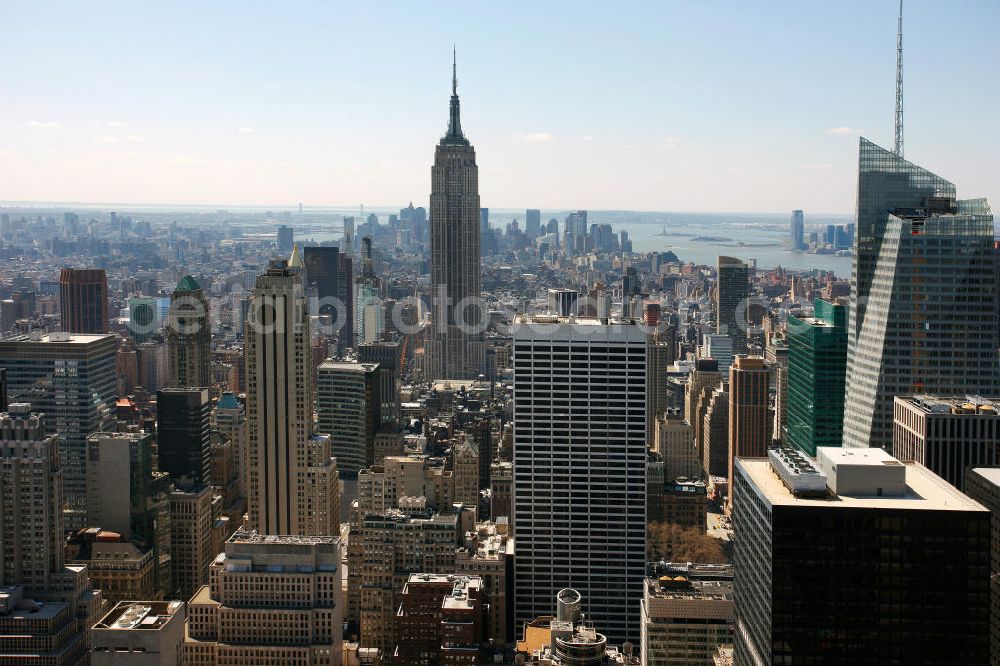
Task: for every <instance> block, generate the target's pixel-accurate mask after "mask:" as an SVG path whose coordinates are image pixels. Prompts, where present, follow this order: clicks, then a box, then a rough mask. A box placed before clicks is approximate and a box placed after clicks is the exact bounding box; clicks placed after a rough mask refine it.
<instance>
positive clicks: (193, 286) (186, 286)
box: [174, 275, 201, 291]
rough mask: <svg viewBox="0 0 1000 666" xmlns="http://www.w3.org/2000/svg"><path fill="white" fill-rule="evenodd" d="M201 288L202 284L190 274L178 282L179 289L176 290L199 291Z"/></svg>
mask: <svg viewBox="0 0 1000 666" xmlns="http://www.w3.org/2000/svg"><path fill="white" fill-rule="evenodd" d="M199 289H201V285H200V284H198V282H197V281H196V280H195V279H194V278H193V277H191V276H190V275H185V276H184V277H182V278H181V281H180V282H178V283H177V289H175V290H174V291H198V290H199Z"/></svg>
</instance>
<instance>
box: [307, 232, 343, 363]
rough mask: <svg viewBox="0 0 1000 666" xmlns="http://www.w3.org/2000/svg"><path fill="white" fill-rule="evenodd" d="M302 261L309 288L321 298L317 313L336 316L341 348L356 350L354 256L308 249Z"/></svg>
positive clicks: (336, 251) (337, 251)
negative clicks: (353, 290)
mask: <svg viewBox="0 0 1000 666" xmlns="http://www.w3.org/2000/svg"><path fill="white" fill-rule="evenodd" d="M302 260H303V263H304V264H305V269H306V287H307V288H309V289H313V288H314V289H315V290H316V298H318V299H319V308H318V310H317V312H318V314H321V315H327V314H328V315H331V316H332V317H333V322H334V327H335V328H337V327H339V328H338V330H339V336H340V346H341V348H344V347H353V346H354V298H353V296H352V293H351V289H352V287H351V285H352V284H353V283H354V265H353V263H352V262H351V257H350V256H348V255H346V254H344V253H342V252H341V251H340V248H336V247H307V248H305V251H304V253H303V255H302ZM334 299H336V300H334ZM336 301H339V302H340V304H342V307H340V305H339V304H337V302H336Z"/></svg>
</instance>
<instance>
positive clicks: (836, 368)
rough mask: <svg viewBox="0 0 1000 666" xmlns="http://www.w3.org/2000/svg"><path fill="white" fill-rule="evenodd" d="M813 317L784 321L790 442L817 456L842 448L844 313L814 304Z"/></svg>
mask: <svg viewBox="0 0 1000 666" xmlns="http://www.w3.org/2000/svg"><path fill="white" fill-rule="evenodd" d="M813 306H814V312H813V316H812V317H801V318H800V317H796V316H795V315H788V437H787V439H788V442H789V443H790V444H791V445H793V446H796V447H798V448H799V449H801V450H803V451H805V452H806V453H807V454H809V455H811V456H814V455H816V447H818V446H840V444H841V440H842V435H843V429H844V381H845V378H846V373H847V308H846V307H844V306H843V305H842V304H840V303H830V302H828V301H824V300H820V299H816V301H815V303H814V304H813Z"/></svg>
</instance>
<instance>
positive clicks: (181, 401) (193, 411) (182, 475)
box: [156, 388, 212, 485]
mask: <svg viewBox="0 0 1000 666" xmlns="http://www.w3.org/2000/svg"><path fill="white" fill-rule="evenodd" d="M211 415H212V404H211V401H210V400H209V396H208V389H207V388H165V389H161V390H160V391H158V392H157V393H156V443H157V451H158V455H159V468H160V471H162V472H167V473H168V474H170V476H171V477H172V478H173V479H174V481H175V482H176V483H180V484H185V485H188V484H202V483H207V484H210V483H211V482H212V481H211V477H212V451H211V445H210V443H209V432H210V431H211Z"/></svg>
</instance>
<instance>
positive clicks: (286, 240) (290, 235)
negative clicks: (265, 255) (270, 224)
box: [278, 224, 295, 252]
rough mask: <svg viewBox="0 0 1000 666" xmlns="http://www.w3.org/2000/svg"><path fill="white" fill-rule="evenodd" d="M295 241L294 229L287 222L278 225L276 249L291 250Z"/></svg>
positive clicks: (281, 250)
mask: <svg viewBox="0 0 1000 666" xmlns="http://www.w3.org/2000/svg"><path fill="white" fill-rule="evenodd" d="M294 243H295V230H294V229H293V228H292V227H290V226H288V225H287V224H282V225H281V226H280V227H278V251H279V252H291V251H292V245H293V244H294Z"/></svg>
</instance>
